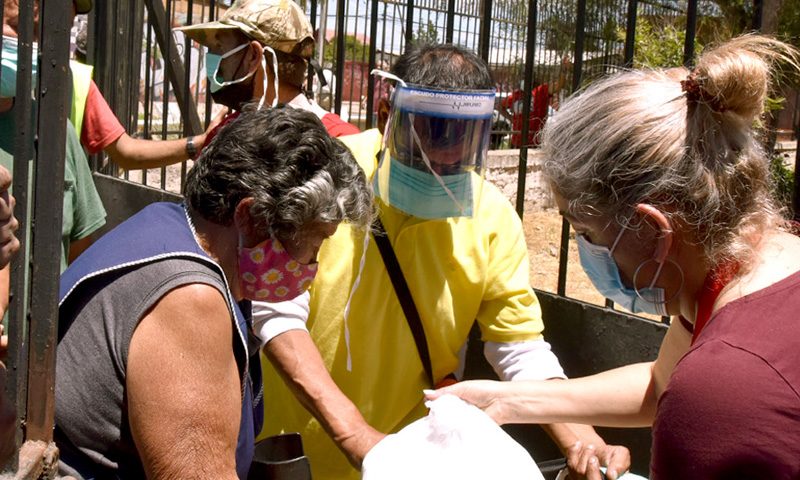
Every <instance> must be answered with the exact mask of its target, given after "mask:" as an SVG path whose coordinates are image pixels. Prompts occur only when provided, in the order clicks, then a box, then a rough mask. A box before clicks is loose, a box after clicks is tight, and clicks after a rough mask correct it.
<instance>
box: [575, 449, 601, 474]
mask: <svg viewBox="0 0 800 480" xmlns="http://www.w3.org/2000/svg"><path fill="white" fill-rule="evenodd" d="M592 458H594V459H597V456H596V452H595V447H594V445H592V444H589V445H586V448H584V449H583V451H581V455H580V458H579V460H578V466H577V467H576V470H577V471H578V473H581V474H583V475H585V474H586V470H587V468H588V465H589V461H590V460H591V459H592Z"/></svg>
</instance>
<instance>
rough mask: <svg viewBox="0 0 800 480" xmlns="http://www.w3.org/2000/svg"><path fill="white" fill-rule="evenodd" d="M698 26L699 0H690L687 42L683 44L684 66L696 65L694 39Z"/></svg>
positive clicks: (688, 3)
mask: <svg viewBox="0 0 800 480" xmlns="http://www.w3.org/2000/svg"><path fill="white" fill-rule="evenodd" d="M696 28H697V0H688V2H687V4H686V42H685V43H684V44H683V66H685V67H686V68H692V66H693V65H694V39H695V35H696V32H695V30H696Z"/></svg>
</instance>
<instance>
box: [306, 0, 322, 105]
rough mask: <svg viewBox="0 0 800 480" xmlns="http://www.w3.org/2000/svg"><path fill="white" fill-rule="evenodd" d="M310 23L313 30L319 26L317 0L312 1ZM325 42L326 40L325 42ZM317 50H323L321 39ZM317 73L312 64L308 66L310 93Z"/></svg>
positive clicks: (307, 86) (307, 88)
mask: <svg viewBox="0 0 800 480" xmlns="http://www.w3.org/2000/svg"><path fill="white" fill-rule="evenodd" d="M308 21H309V22H310V23H311V28H312V29H313V28H314V27H315V26H316V25H317V0H311V12H310V13H309V15H308ZM322 38H323V39H324V38H325V34H324V32H323V35H322ZM323 41H324V40H323ZM317 48H319V49H321V48H322V45H320V41H319V38H317ZM316 73H317V72H316V71H314V67H312V66H311V63H309V64H308V79H307V83H306V91H308V92H310V91H312V90H313V88H314V75H316Z"/></svg>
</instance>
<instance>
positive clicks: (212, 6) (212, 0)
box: [203, 0, 316, 130]
mask: <svg viewBox="0 0 800 480" xmlns="http://www.w3.org/2000/svg"><path fill="white" fill-rule="evenodd" d="M315 3H316V1H315ZM216 18H217V2H216V0H209V3H208V21H210V22H212V21H214V20H215V19H216ZM205 94H206V102H205V103H206V121H205V123H204V124H203V130H205V129H206V128H208V126H209V124H211V117H212V116H213V113H212V112H213V109H212V106H211V103H212V102H211V91H210V90H209V89H208V80H206V90H205Z"/></svg>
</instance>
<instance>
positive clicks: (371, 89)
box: [366, 0, 386, 130]
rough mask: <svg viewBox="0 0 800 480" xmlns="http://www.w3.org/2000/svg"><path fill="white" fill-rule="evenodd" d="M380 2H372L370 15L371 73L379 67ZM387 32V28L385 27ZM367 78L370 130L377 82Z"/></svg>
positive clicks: (375, 0) (368, 127) (367, 125)
mask: <svg viewBox="0 0 800 480" xmlns="http://www.w3.org/2000/svg"><path fill="white" fill-rule="evenodd" d="M378 1H379V0H372V1H371V2H370V14H369V38H370V42H369V68H368V70H369V72H372V70H373V69H374V68H375V67H376V66H377V61H376V56H377V54H378V48H377V42H376V41H375V38H376V37H377V36H378ZM383 29H384V30H386V26H385V25H384V27H383ZM369 72H368V76H367V118H366V128H367V129H368V130H369V129H370V128H372V123H373V118H372V117H373V111H374V110H375V82H376V80H375V79H374V78H373V77H372V75H371V74H369Z"/></svg>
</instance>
